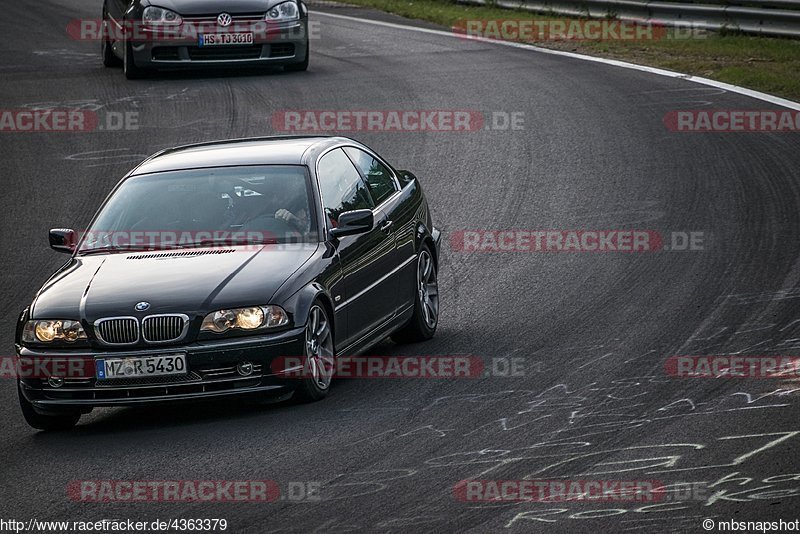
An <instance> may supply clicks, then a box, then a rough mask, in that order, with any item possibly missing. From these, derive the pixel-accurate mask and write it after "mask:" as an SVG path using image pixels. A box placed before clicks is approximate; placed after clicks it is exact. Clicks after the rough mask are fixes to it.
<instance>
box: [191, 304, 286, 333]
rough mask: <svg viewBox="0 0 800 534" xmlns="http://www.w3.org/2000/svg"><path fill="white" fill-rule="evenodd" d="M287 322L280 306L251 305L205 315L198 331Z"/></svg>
mask: <svg viewBox="0 0 800 534" xmlns="http://www.w3.org/2000/svg"><path fill="white" fill-rule="evenodd" d="M287 324H289V316H288V315H287V314H286V312H285V311H283V308H281V307H280V306H252V307H249V308H232V309H230V310H219V311H215V312H213V313H209V314H208V315H206V317H205V319H203V325H202V326H201V327H200V331H203V332H214V333H215V334H221V333H223V332H227V331H228V330H233V329H240V330H255V329H256V328H276V327H278V326H284V325H287Z"/></svg>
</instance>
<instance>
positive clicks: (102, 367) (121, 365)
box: [97, 354, 187, 380]
mask: <svg viewBox="0 0 800 534" xmlns="http://www.w3.org/2000/svg"><path fill="white" fill-rule="evenodd" d="M186 373H187V370H186V355H185V354H169V355H164V356H146V357H135V358H103V359H98V360H97V378H98V379H99V380H110V379H112V378H139V377H143V376H164V375H185V374H186Z"/></svg>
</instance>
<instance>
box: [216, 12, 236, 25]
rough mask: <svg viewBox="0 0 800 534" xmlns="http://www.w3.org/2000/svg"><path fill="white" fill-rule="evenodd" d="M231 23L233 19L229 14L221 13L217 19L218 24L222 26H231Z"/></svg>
mask: <svg viewBox="0 0 800 534" xmlns="http://www.w3.org/2000/svg"><path fill="white" fill-rule="evenodd" d="M231 22H233V18H231V16H230V15H228V14H227V13H220V14H219V17H217V24H219V25H220V26H223V27H224V26H230V25H231Z"/></svg>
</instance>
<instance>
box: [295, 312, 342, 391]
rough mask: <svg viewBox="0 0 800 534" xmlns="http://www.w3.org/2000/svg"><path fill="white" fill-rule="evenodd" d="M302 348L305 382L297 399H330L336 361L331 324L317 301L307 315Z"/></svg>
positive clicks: (301, 384) (300, 387)
mask: <svg viewBox="0 0 800 534" xmlns="http://www.w3.org/2000/svg"><path fill="white" fill-rule="evenodd" d="M303 347H304V358H303V360H304V362H303V365H304V367H303V374H302V376H303V378H301V380H300V385H299V386H298V387H297V389H296V390H295V396H296V397H297V399H298V400H300V401H301V402H316V401H318V400H321V399H324V398H325V397H327V396H328V391H330V387H331V381H332V380H333V370H334V363H335V360H336V355H335V349H334V343H333V328H332V324H331V322H330V319H329V318H328V312H327V311H325V306H323V305H322V303H321V302H320V301H318V300H315V301H314V304H312V305H311V309H310V310H309V312H308V321H307V322H306V330H305V342H304V344H303Z"/></svg>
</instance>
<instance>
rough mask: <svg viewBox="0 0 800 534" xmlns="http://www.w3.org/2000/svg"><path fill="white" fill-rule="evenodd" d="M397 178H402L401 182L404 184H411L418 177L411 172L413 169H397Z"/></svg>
mask: <svg viewBox="0 0 800 534" xmlns="http://www.w3.org/2000/svg"><path fill="white" fill-rule="evenodd" d="M397 178H398V179H399V180H400V183H401V184H402V185H406V184H410V183H411V182H413V181H414V180H416V179H417V177H416V176H414V173H413V172H411V171H400V170H399V171H397Z"/></svg>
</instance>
